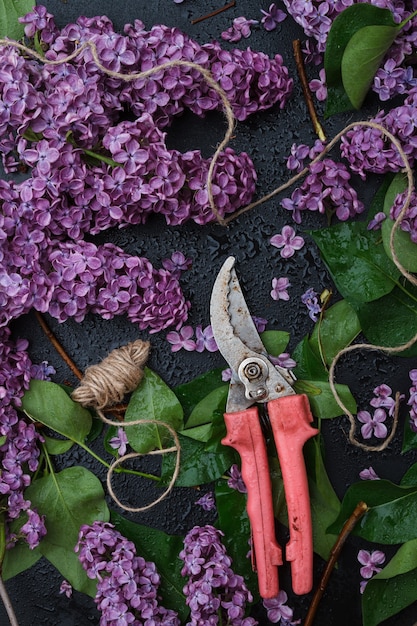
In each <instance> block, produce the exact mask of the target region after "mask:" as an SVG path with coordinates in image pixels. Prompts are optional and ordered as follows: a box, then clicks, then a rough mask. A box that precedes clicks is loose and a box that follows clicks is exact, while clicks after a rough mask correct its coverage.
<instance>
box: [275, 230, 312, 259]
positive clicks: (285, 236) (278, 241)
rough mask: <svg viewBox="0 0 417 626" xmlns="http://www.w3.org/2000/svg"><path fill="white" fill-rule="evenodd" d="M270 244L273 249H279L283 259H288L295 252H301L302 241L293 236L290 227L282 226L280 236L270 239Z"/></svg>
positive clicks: (297, 236) (293, 232)
mask: <svg viewBox="0 0 417 626" xmlns="http://www.w3.org/2000/svg"><path fill="white" fill-rule="evenodd" d="M270 243H271V245H273V246H274V247H275V248H280V249H281V250H280V254H281V256H282V258H283V259H289V258H290V257H292V256H293V254H294V253H295V251H296V250H301V248H302V247H303V246H304V239H303V238H302V237H301V236H300V235H296V234H295V230H294V228H293V227H292V226H284V227H283V228H282V230H281V233H280V234H276V235H273V236H272V237H271V239H270Z"/></svg>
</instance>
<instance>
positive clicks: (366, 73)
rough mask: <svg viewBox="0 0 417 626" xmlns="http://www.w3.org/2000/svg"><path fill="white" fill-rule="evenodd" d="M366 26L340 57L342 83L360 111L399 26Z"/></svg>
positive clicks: (355, 35) (357, 33)
mask: <svg viewBox="0 0 417 626" xmlns="http://www.w3.org/2000/svg"><path fill="white" fill-rule="evenodd" d="M392 24H393V25H391V26H379V25H372V26H365V27H364V28H361V29H360V30H358V31H357V32H356V33H355V34H354V35H353V36H352V37H351V38H350V40H349V42H348V44H347V46H346V48H345V51H344V53H343V58H342V67H341V69H342V82H343V87H344V88H345V91H346V93H347V96H348V98H349V100H350V101H351V103H352V104H353V106H354V108H355V109H360V108H361V106H362V103H363V101H364V100H365V96H366V94H367V93H368V91H369V88H370V86H371V84H372V81H373V78H374V76H375V74H376V71H377V69H378V68H379V66H380V65H381V61H382V59H383V58H384V56H385V54H386V53H387V51H388V49H389V48H390V47H391V45H392V43H393V42H394V39H395V38H396V37H397V35H398V33H399V31H400V30H401V27H399V26H397V25H396V24H395V23H394V21H392Z"/></svg>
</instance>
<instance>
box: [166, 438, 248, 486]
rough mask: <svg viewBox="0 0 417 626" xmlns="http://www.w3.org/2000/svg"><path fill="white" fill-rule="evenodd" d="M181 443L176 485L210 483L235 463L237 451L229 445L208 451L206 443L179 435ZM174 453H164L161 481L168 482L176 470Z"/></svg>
mask: <svg viewBox="0 0 417 626" xmlns="http://www.w3.org/2000/svg"><path fill="white" fill-rule="evenodd" d="M178 437H179V440H180V445H181V465H180V472H179V476H178V478H177V480H176V483H175V485H176V486H177V487H195V486H196V485H202V484H204V483H210V482H212V481H214V480H216V479H217V478H220V476H222V475H223V474H224V472H225V471H226V470H227V469H228V468H229V467H230V466H231V465H233V463H236V460H237V456H236V452H235V451H234V450H233V449H232V448H229V447H228V446H222V447H221V452H211V451H208V450H207V449H206V447H205V444H204V443H201V442H199V441H195V440H194V439H190V438H189V437H184V436H182V435H181V434H179V435H178ZM174 465H175V458H174V455H171V454H170V455H169V456H168V455H167V454H165V455H164V458H163V460H162V472H161V482H162V483H163V484H168V483H169V481H170V479H171V477H172V474H173V472H174Z"/></svg>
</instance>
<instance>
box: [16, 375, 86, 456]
mask: <svg viewBox="0 0 417 626" xmlns="http://www.w3.org/2000/svg"><path fill="white" fill-rule="evenodd" d="M22 408H23V410H24V411H25V413H27V415H29V417H30V418H31V419H33V420H35V421H36V422H40V423H41V424H44V425H45V426H48V427H49V428H52V430H55V431H56V432H57V433H59V434H60V435H63V436H64V437H66V438H67V439H71V440H72V441H75V442H76V443H80V444H83V443H84V440H85V438H86V436H87V435H88V433H89V432H90V429H91V423H92V417H91V414H90V412H89V411H87V409H85V408H84V407H82V406H81V404H78V403H77V402H74V401H73V400H71V398H70V397H69V396H68V394H67V393H66V392H65V391H64V389H62V387H61V386H60V385H57V384H55V383H52V382H49V381H46V380H31V381H30V387H29V389H28V391H26V392H25V394H24V396H23V398H22Z"/></svg>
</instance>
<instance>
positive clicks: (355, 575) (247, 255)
mask: <svg viewBox="0 0 417 626" xmlns="http://www.w3.org/2000/svg"><path fill="white" fill-rule="evenodd" d="M44 4H45V5H46V6H47V8H48V10H49V11H50V12H51V13H52V14H54V16H55V21H56V23H57V25H58V27H63V26H64V25H65V24H67V23H69V22H73V21H75V20H76V19H77V17H79V16H80V15H87V16H95V15H107V16H108V17H109V18H110V19H111V20H112V21H113V23H114V26H115V29H116V30H118V31H119V32H122V29H123V26H124V25H125V24H126V23H132V22H133V21H134V20H135V19H137V18H138V19H141V20H142V21H143V22H144V23H145V27H146V28H147V29H149V28H151V26H152V25H154V24H158V23H163V24H166V25H169V26H177V27H179V28H180V29H182V30H183V31H185V32H187V33H189V34H190V35H191V36H192V37H194V38H195V39H196V40H197V41H198V42H200V43H207V42H209V41H211V40H213V39H219V40H220V33H221V32H222V31H223V30H225V29H226V28H227V27H228V26H230V25H231V23H232V20H233V19H234V18H236V17H239V16H241V15H244V16H245V17H247V18H251V19H258V20H260V18H261V13H260V9H261V8H263V9H267V8H268V6H269V4H270V3H269V1H265V0H259V1H258V2H253V1H251V0H238V1H237V6H236V7H235V8H233V9H231V10H228V11H226V12H224V13H222V14H220V15H218V16H216V17H213V18H211V19H208V20H206V21H203V22H201V23H199V24H196V25H192V24H191V20H192V19H195V18H196V17H199V16H201V15H204V14H206V13H208V12H209V11H212V10H214V9H216V8H219V7H220V6H222V2H221V1H220V0H209V1H207V0H204V1H203V0H185V1H184V2H183V3H182V4H179V5H176V4H174V2H173V1H172V0H152V1H151V2H145V1H144V0H137V1H126V2H118V3H115V2H109V1H103V0H101V1H90V2H88V3H86V2H80V1H75V0H67V2H62V1H58V0H57V1H54V2H53V1H50V2H45V3H44ZM295 38H299V39H301V40H302V41H303V40H304V39H305V36H304V33H303V32H302V31H301V29H299V28H298V27H297V25H296V24H295V23H294V22H293V20H292V18H290V17H288V18H287V19H286V20H285V21H284V22H283V23H282V24H280V25H279V26H278V27H277V29H276V30H274V31H272V32H270V33H268V32H266V31H265V30H264V29H263V28H260V27H258V28H255V29H253V32H252V35H251V37H250V38H249V39H247V40H241V41H240V42H239V43H237V44H228V43H227V42H223V44H222V45H223V46H224V48H226V49H227V48H231V47H239V48H242V49H245V48H246V47H247V46H250V47H251V48H252V49H254V50H262V51H264V52H266V53H268V54H270V55H274V54H276V53H280V54H281V55H282V56H283V57H284V63H285V64H286V65H287V67H288V68H289V70H290V75H291V76H292V77H293V78H294V90H293V95H292V98H291V100H290V102H289V103H288V104H287V105H286V107H285V108H284V110H282V111H281V110H280V109H279V108H278V107H273V108H272V109H270V110H269V111H267V112H263V113H259V114H255V115H253V116H252V117H250V118H249V119H248V120H247V121H246V122H244V123H239V124H238V125H237V127H236V133H235V138H234V139H233V142H232V144H231V147H233V148H234V149H235V150H236V151H237V152H240V151H246V152H248V153H249V155H250V156H251V158H252V160H253V161H254V164H255V167H256V170H257V172H258V185H257V197H261V196H263V195H264V194H265V193H268V192H270V191H272V190H273V189H274V188H276V187H277V186H278V185H280V184H282V183H283V182H285V181H286V180H287V179H288V178H289V172H288V171H287V170H286V167H285V162H286V157H287V156H288V154H289V152H290V148H291V145H292V143H294V142H296V143H307V144H309V145H312V144H313V143H314V141H315V139H316V137H315V135H314V132H313V130H312V126H311V121H310V119H309V117H308V114H307V109H306V105H305V102H304V99H303V97H302V92H301V87H300V83H299V80H298V77H297V74H296V68H295V63H294V59H293V53H292V41H293V39H295ZM318 71H319V68H314V67H310V68H308V72H309V74H310V78H313V77H316V76H317V75H318ZM377 107H378V103H377V102H373V100H372V97H371V98H370V99H369V103H368V105H367V107H366V108H365V110H362V112H361V113H360V115H359V114H355V115H354V114H350V113H349V114H345V115H339V116H334V117H333V118H331V119H330V120H328V121H326V122H325V123H324V127H325V131H326V134H327V137H328V138H331V137H332V136H334V135H335V134H336V132H337V131H338V130H340V129H341V128H343V127H344V126H345V125H346V124H348V123H349V122H351V121H352V120H354V119H359V118H366V117H369V116H370V115H372V114H373V113H374V112H376V110H377ZM318 110H319V113H320V114H321V119H322V120H323V116H322V110H321V108H320V105H319V107H318ZM224 130H225V124H224V121H223V117H222V115H220V114H212V115H209V116H208V117H207V118H206V119H205V120H203V121H202V120H199V119H197V118H195V117H194V116H192V115H191V114H185V115H184V116H183V117H182V118H180V119H177V120H176V121H175V122H174V124H173V126H172V127H171V128H170V129H168V144H169V145H170V147H176V148H178V149H180V150H184V151H185V150H187V149H195V148H200V149H201V150H202V151H203V154H204V156H206V157H208V156H210V154H212V153H213V152H214V149H215V146H216V145H217V143H218V142H219V141H220V140H221V139H222V138H223V134H224ZM336 154H337V153H336ZM336 160H337V157H336ZM380 180H381V179H379V178H378V177H370V178H369V180H368V182H367V184H366V185H364V184H363V183H362V184H361V182H360V181H359V180H356V179H355V182H354V186H355V187H356V188H357V189H358V192H359V195H360V198H361V199H362V200H363V201H364V202H365V203H368V204H369V199H370V198H371V197H372V194H373V192H374V191H375V189H376V188H377V187H378V184H379V183H380ZM281 197H282V196H281ZM281 197H280V198H281ZM280 198H278V199H274V200H271V201H269V202H268V203H264V204H263V205H262V206H260V207H258V208H257V209H255V210H253V211H252V212H250V213H247V214H246V215H243V216H241V217H240V218H239V219H236V220H235V221H233V222H232V223H231V224H230V226H229V227H228V228H224V227H222V226H220V225H217V224H214V225H209V226H203V227H202V226H198V225H196V224H194V223H188V224H186V225H184V226H179V227H168V226H166V224H165V222H164V221H163V220H162V219H161V218H160V217H156V216H155V217H153V218H151V219H150V220H149V222H148V223H147V224H146V225H144V226H136V227H129V228H124V229H122V230H118V229H111V230H108V231H106V232H104V233H102V234H101V235H100V236H97V237H95V238H94V241H95V242H96V243H104V242H105V241H111V242H114V243H116V244H117V245H119V246H121V247H122V248H123V249H124V250H126V251H127V252H128V253H129V254H133V255H140V256H145V257H147V258H149V259H150V261H151V262H152V263H153V264H154V265H155V267H160V266H161V260H162V259H163V258H166V257H169V256H170V255H171V253H172V252H173V251H175V250H181V251H182V252H183V253H184V254H185V255H186V256H187V257H190V258H192V261H193V265H192V268H191V270H189V271H188V272H186V273H184V274H183V276H182V280H181V284H182V286H183V290H184V292H185V294H186V297H187V298H188V299H189V300H190V301H191V304H192V308H191V312H190V317H189V321H188V322H187V323H189V324H191V325H192V326H193V327H195V326H196V325H197V324H202V325H203V327H204V326H206V325H207V324H208V323H209V298H210V292H211V288H212V284H213V280H214V277H215V274H216V273H217V271H218V269H219V268H220V267H221V265H222V263H223V261H224V260H225V258H226V257H227V256H229V255H230V254H232V255H234V256H236V258H237V268H238V273H239V276H240V278H241V284H242V288H243V290H244V292H245V295H246V297H247V301H248V304H249V307H250V309H251V312H252V313H253V314H254V315H258V316H262V317H264V318H267V319H268V328H269V329H280V330H287V331H289V332H290V334H291V343H290V349H293V348H294V347H295V345H296V344H297V343H298V342H299V341H300V340H301V339H302V338H303V337H304V336H305V335H306V334H307V333H308V332H310V331H311V330H312V327H313V323H312V322H311V320H310V319H309V317H308V315H307V311H306V309H305V307H304V305H302V304H301V302H300V295H301V294H302V293H304V292H305V291H306V289H308V288H309V287H313V288H314V289H315V290H316V291H317V292H319V293H320V292H321V291H322V290H323V289H325V288H332V287H333V285H332V282H331V280H330V278H329V276H328V274H327V271H326V269H325V267H324V265H323V264H322V262H321V260H320V258H319V254H318V251H317V248H316V247H315V246H314V244H313V242H312V240H311V239H310V238H309V236H308V234H307V233H304V232H302V231H304V230H307V229H308V228H312V227H314V228H319V227H324V226H326V225H327V224H326V221H325V217H324V216H319V215H314V214H310V215H306V216H305V217H304V218H303V224H302V226H301V227H298V231H299V232H300V234H303V236H304V238H305V240H306V246H305V247H304V248H303V249H302V250H301V251H300V252H297V253H296V255H295V256H294V257H293V258H291V259H289V260H283V259H281V257H280V256H279V251H278V250H276V249H275V248H273V247H272V246H271V245H270V244H269V239H270V237H271V236H272V235H273V234H275V233H277V232H280V231H281V228H282V226H283V225H284V224H291V218H290V215H289V214H288V213H287V212H286V211H284V209H282V208H281V207H280V204H279V199H280ZM283 275H287V276H288V277H289V279H290V282H291V285H292V287H291V290H290V301H289V302H285V303H283V302H275V301H274V300H272V298H271V297H270V295H269V294H270V289H271V280H272V278H273V277H274V276H277V277H279V276H283ZM335 297H337V294H336V296H335ZM48 322H49V323H50V325H51V328H52V329H53V331H54V333H55V334H56V335H57V337H58V338H59V340H60V341H61V343H62V344H63V346H64V347H65V349H66V350H67V352H68V353H69V354H70V355H71V356H72V357H73V359H74V360H75V361H76V363H77V365H78V367H79V368H80V369H82V370H83V369H85V368H86V367H87V366H88V365H91V364H93V363H96V362H98V361H100V360H101V359H102V358H103V357H104V356H106V355H107V354H108V353H109V352H110V351H111V350H112V349H114V348H116V347H119V346H121V345H123V344H125V343H127V342H129V341H132V340H134V339H136V338H143V339H149V338H150V340H151V344H152V351H151V356H150V360H149V366H150V367H151V368H152V369H154V370H155V371H156V372H157V373H158V374H159V375H160V376H162V377H163V378H164V380H165V381H166V382H167V383H168V384H169V385H176V384H180V383H184V382H188V381H190V380H192V379H193V378H194V377H196V376H197V375H198V374H201V373H204V372H206V371H208V370H210V369H212V368H214V367H217V366H220V365H223V361H222V358H221V356H220V355H219V353H214V354H210V353H208V352H203V353H202V354H198V353H196V352H193V353H188V352H185V351H181V352H179V353H172V352H171V347H170V345H169V344H168V343H167V342H166V340H165V335H166V333H165V332H163V333H160V334H159V335H152V336H151V337H149V336H148V335H147V333H144V332H140V331H138V329H137V328H136V327H135V326H134V325H132V324H131V323H129V322H128V321H127V320H126V319H124V318H118V317H116V318H115V319H114V320H112V321H104V320H102V319H101V318H99V317H96V316H92V315H90V316H87V318H86V319H85V321H84V322H82V323H81V324H80V323H76V322H74V321H73V320H69V321H67V322H65V324H58V323H57V321H56V320H53V319H50V318H48ZM13 328H14V332H15V335H16V336H18V335H19V336H25V337H28V338H29V339H30V343H31V348H30V354H31V357H32V359H33V361H34V362H40V361H42V360H44V359H46V360H48V361H49V362H50V363H51V364H52V365H53V366H54V367H55V369H56V371H57V374H56V376H55V377H54V380H56V381H57V382H62V381H66V382H69V383H70V384H76V382H77V381H76V379H75V378H74V376H73V375H72V373H71V372H70V370H69V369H68V368H67V366H66V365H65V364H64V363H63V362H62V361H61V359H60V358H59V356H58V355H57V353H56V352H55V350H54V349H53V347H52V346H51V345H50V344H49V342H48V340H47V339H46V338H45V336H44V334H43V332H42V330H41V329H40V328H39V326H38V325H37V322H36V320H35V318H34V316H33V315H32V314H29V315H27V316H23V317H22V318H20V319H19V320H17V321H16V322H15V323H14V324H13ZM416 366H417V363H416V359H413V360H411V359H401V358H395V359H393V358H388V357H386V356H385V355H381V354H378V355H376V354H375V353H366V354H352V355H350V357H349V358H348V359H345V360H344V362H343V365H342V366H341V367H340V368H339V369H338V381H340V382H345V383H347V384H349V385H350V387H351V390H352V391H353V393H354V395H355V397H356V398H357V401H358V404H359V406H360V405H361V403H362V406H364V407H365V405H366V406H367V404H368V402H369V399H370V398H371V396H372V389H373V388H374V387H375V386H376V385H377V384H380V383H381V382H385V383H387V384H389V385H390V386H391V387H392V389H393V390H394V391H397V390H399V391H401V392H402V393H407V391H408V388H409V378H408V370H409V369H411V367H416ZM405 414H406V412H405V407H403V414H402V416H401V423H400V428H399V432H398V434H397V435H396V437H395V439H394V441H393V442H392V443H391V445H390V446H389V448H388V450H387V451H384V452H382V453H379V454H375V453H374V454H369V453H365V452H363V451H362V450H360V449H358V448H354V447H352V446H350V445H349V444H348V442H347V438H346V431H347V428H348V422H347V420H346V419H345V418H338V419H334V420H329V421H325V422H324V424H323V435H324V440H325V448H326V466H327V470H328V473H329V476H330V478H331V481H332V483H333V486H334V488H335V490H336V492H337V494H338V495H339V497H342V496H343V494H344V492H345V490H346V488H347V487H348V486H349V485H350V484H351V483H353V482H355V481H357V480H358V479H359V477H358V474H359V471H361V470H362V469H363V468H365V467H368V466H369V465H372V466H373V467H374V469H375V470H376V471H377V473H378V474H379V475H380V476H382V477H384V478H389V479H391V480H393V481H398V480H399V479H400V478H401V476H402V474H403V473H404V471H405V470H406V469H407V467H409V466H410V465H411V464H412V463H413V462H415V461H416V455H415V453H408V454H406V455H400V452H401V433H402V428H401V426H402V424H403V421H404V419H405ZM61 462H62V463H64V464H65V463H67V464H73V465H76V464H78V463H80V462H81V463H84V464H86V465H88V466H91V467H92V469H93V470H94V471H95V472H98V473H99V475H103V474H102V473H101V474H100V471H101V470H100V469H99V468H97V467H96V466H95V465H92V464H91V461H90V460H89V459H88V458H85V455H84V453H82V451H81V450H80V451H79V452H78V453H77V452H74V451H72V452H71V453H70V454H69V455H68V456H67V457H66V456H65V455H63V460H62V461H61ZM103 477H104V475H103ZM127 488H130V487H129V486H128V485H127ZM132 489H133V488H132ZM199 495H201V493H200V494H196V492H195V490H188V489H185V490H184V489H176V490H174V493H172V494H171V495H170V496H169V497H168V498H167V499H166V500H165V501H164V502H163V503H162V504H160V505H158V506H157V507H155V508H154V509H152V510H151V511H150V512H148V513H144V514H142V515H141V516H136V517H134V516H130V519H135V520H136V521H138V522H140V523H144V524H149V525H152V526H154V527H157V528H161V529H163V530H166V531H168V532H174V533H180V534H184V533H185V532H186V531H187V530H188V529H190V528H191V527H192V526H193V525H194V524H196V523H207V522H210V521H211V518H210V514H204V513H203V512H202V510H201V509H200V507H198V506H194V504H193V503H194V501H195V500H196V499H197V497H199ZM376 547H377V546H375V545H374V544H370V545H369V546H367V545H366V542H364V541H363V540H358V539H357V538H355V537H350V538H349V539H348V542H347V544H346V546H345V549H344V551H343V553H342V555H341V557H340V560H339V566H338V568H337V570H336V571H335V572H334V573H333V575H332V578H331V581H330V583H329V585H328V588H327V590H326V592H325V594H324V598H323V600H322V602H321V605H320V608H319V611H318V614H317V617H316V621H315V623H316V624H317V625H320V626H336V625H337V626H356V625H357V626H360V624H361V623H362V622H361V612H360V595H359V581H360V576H359V564H358V562H357V558H356V557H357V552H358V550H359V549H360V548H368V549H375V548H376ZM382 549H383V550H384V551H385V552H386V553H387V556H390V555H391V553H393V552H394V551H395V548H387V547H386V546H384V547H383V548H382ZM323 566H324V563H323V561H322V560H321V559H320V558H319V557H316V562H315V583H317V582H318V580H319V578H320V574H321V572H322V569H323ZM61 580H62V577H61V575H60V574H59V573H58V572H57V571H56V570H54V568H52V566H50V565H49V564H48V563H47V562H46V561H45V560H43V559H42V560H41V561H39V562H38V563H37V564H36V565H35V566H34V567H33V568H32V569H31V570H30V571H27V572H25V573H22V574H20V575H19V576H17V577H15V578H14V579H13V580H11V581H9V582H8V583H7V587H8V589H9V592H10V595H11V598H12V601H13V603H14V606H15V610H16V614H17V618H18V621H19V624H20V626H33V625H34V624H36V625H38V624H39V625H45V626H87V625H91V624H94V625H95V624H98V623H99V615H98V613H97V611H96V609H95V605H94V601H93V600H92V599H90V598H88V597H86V596H84V595H82V594H79V593H77V592H75V593H74V595H73V597H72V598H71V599H70V600H68V599H67V598H66V597H65V596H62V595H59V586H60V583H61ZM281 581H282V586H283V588H284V589H286V590H287V591H288V595H289V601H288V603H289V604H290V606H292V607H293V608H294V619H300V618H304V616H305V614H306V611H307V608H308V606H309V603H310V600H311V596H310V595H309V596H305V597H300V598H299V597H293V596H291V593H290V580H289V577H288V574H287V572H286V571H285V568H284V572H283V574H281ZM253 615H254V616H255V617H256V618H257V619H258V620H259V622H260V624H264V625H267V624H268V623H269V622H268V620H267V618H266V614H265V611H264V609H263V608H262V607H259V609H255V610H254V612H253ZM416 620H417V606H416V605H413V606H411V607H409V608H408V609H406V610H405V611H403V612H402V613H401V614H399V615H397V616H395V617H393V618H392V619H390V620H388V621H386V622H384V624H385V625H386V626H400V625H401V626H411V625H412V624H414V622H416ZM7 623H8V620H7V617H6V614H5V612H4V609H3V607H0V624H1V625H3V624H5V625H6V624H7Z"/></svg>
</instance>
